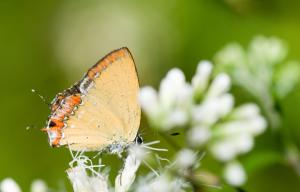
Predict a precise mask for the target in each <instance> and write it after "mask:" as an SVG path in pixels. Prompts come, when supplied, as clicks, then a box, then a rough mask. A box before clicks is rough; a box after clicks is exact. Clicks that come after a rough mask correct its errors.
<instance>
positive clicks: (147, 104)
mask: <svg viewBox="0 0 300 192" xmlns="http://www.w3.org/2000/svg"><path fill="white" fill-rule="evenodd" d="M139 101H140V104H141V106H142V108H143V110H144V111H145V112H146V113H147V114H148V115H150V116H152V117H153V118H154V117H155V115H156V114H158V113H159V103H158V97H157V93H156V91H155V90H154V89H153V88H152V87H149V86H146V87H143V88H142V89H141V91H140V95H139Z"/></svg>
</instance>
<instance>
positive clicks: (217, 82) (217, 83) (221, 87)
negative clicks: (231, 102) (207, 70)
mask: <svg viewBox="0 0 300 192" xmlns="http://www.w3.org/2000/svg"><path fill="white" fill-rule="evenodd" d="M230 86H231V82H230V78H229V76H228V75H227V74H225V73H221V74H219V75H218V76H217V77H216V78H215V79H214V80H213V82H212V84H211V86H210V88H209V90H208V92H207V95H206V98H209V97H218V96H220V95H222V94H224V93H226V92H227V91H228V90H229V89H230Z"/></svg>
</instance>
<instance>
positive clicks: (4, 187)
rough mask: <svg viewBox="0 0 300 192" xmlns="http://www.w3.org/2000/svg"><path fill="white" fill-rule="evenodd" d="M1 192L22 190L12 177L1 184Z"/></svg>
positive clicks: (19, 191) (18, 191)
mask: <svg viewBox="0 0 300 192" xmlns="http://www.w3.org/2000/svg"><path fill="white" fill-rule="evenodd" d="M0 191H1V192H21V189H20V187H19V186H18V184H17V183H16V182H15V181H14V180H13V179H11V178H6V179H4V180H3V181H2V182H1V184H0Z"/></svg>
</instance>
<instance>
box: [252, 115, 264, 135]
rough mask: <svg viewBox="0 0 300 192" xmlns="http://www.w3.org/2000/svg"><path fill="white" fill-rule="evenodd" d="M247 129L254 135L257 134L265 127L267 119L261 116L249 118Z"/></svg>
mask: <svg viewBox="0 0 300 192" xmlns="http://www.w3.org/2000/svg"><path fill="white" fill-rule="evenodd" d="M248 124H249V126H248V131H249V132H251V133H252V134H254V135H259V134H261V133H263V132H264V131H265V129H266V128H267V121H266V120H265V119H264V118H263V117H262V116H257V117H255V118H252V119H251V120H249V123H248Z"/></svg>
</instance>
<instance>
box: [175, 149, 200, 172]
mask: <svg viewBox="0 0 300 192" xmlns="http://www.w3.org/2000/svg"><path fill="white" fill-rule="evenodd" d="M196 160H197V155H196V153H195V152H194V151H192V150H190V149H182V150H181V151H179V152H178V153H177V155H176V160H175V162H176V165H177V166H178V167H179V168H182V169H187V168H189V167H192V166H193V165H194V164H195V162H196Z"/></svg>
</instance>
